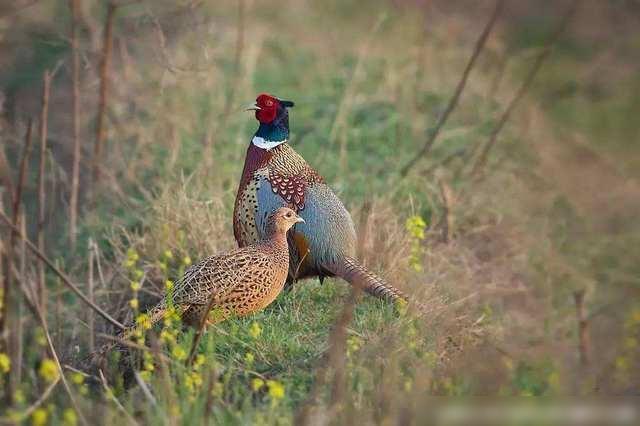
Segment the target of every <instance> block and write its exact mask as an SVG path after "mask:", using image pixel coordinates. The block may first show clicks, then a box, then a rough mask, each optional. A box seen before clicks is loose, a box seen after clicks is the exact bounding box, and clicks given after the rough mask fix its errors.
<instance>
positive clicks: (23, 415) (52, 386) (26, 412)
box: [0, 377, 60, 424]
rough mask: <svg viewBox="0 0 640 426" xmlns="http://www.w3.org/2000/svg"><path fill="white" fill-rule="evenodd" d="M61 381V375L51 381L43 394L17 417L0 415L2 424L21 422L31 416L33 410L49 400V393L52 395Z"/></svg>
mask: <svg viewBox="0 0 640 426" xmlns="http://www.w3.org/2000/svg"><path fill="white" fill-rule="evenodd" d="M59 382H60V377H56V379H55V380H54V381H53V382H51V383H50V384H49V386H47V388H46V389H45V390H44V392H42V395H40V397H39V398H38V399H36V400H35V401H34V402H33V404H31V405H30V406H29V407H27V409H26V410H24V411H23V412H21V413H20V414H19V415H18V417H17V419H8V418H3V417H0V424H5V423H6V424H13V423H15V422H18V423H20V422H23V421H25V420H27V419H28V418H29V417H30V416H31V414H33V412H34V411H36V409H37V408H38V407H40V406H41V405H42V404H43V403H44V402H45V401H46V400H47V398H49V395H51V392H53V390H54V389H55V387H56V386H57V385H58V383H59Z"/></svg>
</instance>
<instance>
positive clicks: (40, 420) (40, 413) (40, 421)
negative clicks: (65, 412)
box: [31, 408, 48, 426]
mask: <svg viewBox="0 0 640 426" xmlns="http://www.w3.org/2000/svg"><path fill="white" fill-rule="evenodd" d="M47 417H48V415H47V410H46V409H44V408H38V409H36V410H35V411H34V412H33V414H32V415H31V424H32V425H33V426H44V425H45V424H47Z"/></svg>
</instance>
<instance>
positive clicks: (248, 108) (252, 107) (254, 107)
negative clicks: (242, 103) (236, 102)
mask: <svg viewBox="0 0 640 426" xmlns="http://www.w3.org/2000/svg"><path fill="white" fill-rule="evenodd" d="M260 109H261V108H260V107H259V106H258V105H256V103H255V102H254V103H253V104H251V105H249V106H248V107H247V108H246V109H245V111H260Z"/></svg>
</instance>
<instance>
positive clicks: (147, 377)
mask: <svg viewBox="0 0 640 426" xmlns="http://www.w3.org/2000/svg"><path fill="white" fill-rule="evenodd" d="M140 377H141V378H142V380H144V381H145V382H148V381H149V380H151V371H149V370H142V371H141V372H140Z"/></svg>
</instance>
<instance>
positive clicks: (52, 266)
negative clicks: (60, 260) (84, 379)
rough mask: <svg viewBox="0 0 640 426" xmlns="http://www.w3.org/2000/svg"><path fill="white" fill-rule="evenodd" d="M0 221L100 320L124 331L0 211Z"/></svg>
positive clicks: (121, 326)
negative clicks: (97, 315)
mask: <svg viewBox="0 0 640 426" xmlns="http://www.w3.org/2000/svg"><path fill="white" fill-rule="evenodd" d="M0 219H2V220H3V221H4V222H5V224H6V225H7V226H9V227H10V228H11V229H12V230H13V231H14V232H18V236H19V237H20V238H21V239H22V240H24V242H25V243H26V244H27V248H29V250H31V252H32V253H33V254H35V255H36V256H37V257H38V258H39V259H40V260H41V261H43V262H44V263H45V264H46V265H47V266H48V267H49V268H50V269H51V270H52V271H53V272H54V273H55V274H56V275H57V276H58V277H60V279H61V280H62V282H63V283H64V285H66V286H67V287H69V289H71V291H72V292H74V293H75V294H76V295H77V296H78V297H80V299H82V301H84V302H85V303H86V304H87V305H88V306H89V307H90V308H91V309H93V310H95V311H96V312H97V313H98V314H99V315H100V316H102V318H104V319H105V320H107V321H108V322H110V323H111V324H113V325H114V326H116V327H117V328H119V329H120V330H124V328H125V327H124V326H123V325H122V324H120V323H119V322H118V321H116V320H115V319H113V318H112V317H111V315H109V314H108V313H106V312H105V311H103V310H102V309H101V308H100V307H99V306H97V305H96V304H95V303H93V302H92V301H91V300H89V298H88V297H87V296H85V295H84V294H83V293H82V292H81V291H80V289H79V288H78V287H77V286H76V285H75V284H73V283H72V282H71V280H70V279H69V277H67V276H66V275H65V274H64V273H63V272H62V271H61V270H60V269H58V267H56V265H55V264H54V263H53V262H52V261H51V260H49V258H48V257H47V256H46V255H45V254H44V253H42V252H41V251H40V250H38V247H36V246H35V245H34V244H33V243H32V242H31V241H29V240H28V239H27V237H26V236H24V235H22V233H21V232H20V228H18V227H16V226H15V225H14V224H13V223H11V221H10V220H9V218H8V217H7V216H6V215H5V214H4V212H1V211H0Z"/></svg>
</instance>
